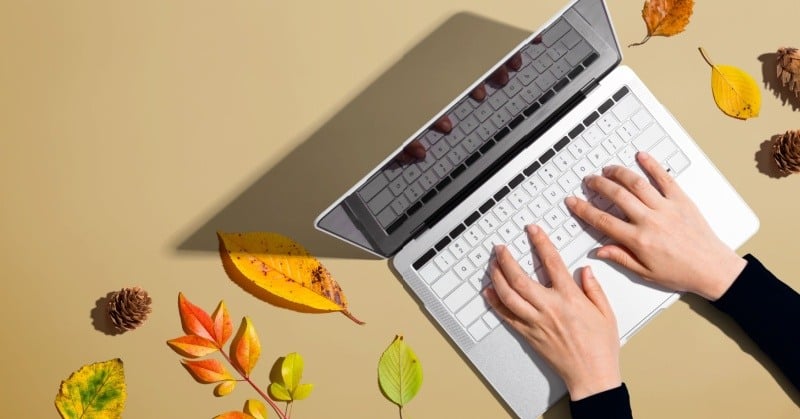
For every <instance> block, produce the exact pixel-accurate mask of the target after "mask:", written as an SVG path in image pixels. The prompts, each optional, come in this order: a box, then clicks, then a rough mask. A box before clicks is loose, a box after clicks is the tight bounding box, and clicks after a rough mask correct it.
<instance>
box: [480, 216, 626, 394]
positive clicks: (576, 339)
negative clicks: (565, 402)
mask: <svg viewBox="0 0 800 419" xmlns="http://www.w3.org/2000/svg"><path fill="white" fill-rule="evenodd" d="M527 231H528V238H529V240H530V242H531V244H532V245H533V248H534V249H535V251H536V253H537V254H538V256H539V259H540V260H541V261H542V265H543V267H544V272H545V274H546V275H547V276H548V278H549V279H550V281H551V284H552V286H551V287H545V286H543V285H541V284H540V283H538V282H536V281H534V280H532V279H531V278H530V277H529V276H528V274H527V273H525V271H524V270H522V268H521V267H520V266H519V264H518V263H517V261H516V260H515V259H514V257H513V256H512V255H511V253H510V252H509V251H508V249H506V248H505V246H502V245H499V246H497V247H496V248H495V259H494V260H492V262H491V265H490V267H489V272H490V275H491V278H492V283H493V285H494V289H492V288H488V289H487V290H486V292H485V294H484V295H485V296H486V298H487V300H488V301H489V304H491V305H492V307H494V309H495V311H496V312H497V313H498V314H499V315H500V317H501V318H502V319H503V320H505V321H506V322H507V323H508V324H509V325H510V326H511V327H513V328H514V329H515V330H516V331H517V332H519V334H520V335H522V337H523V338H525V340H526V341H527V342H528V343H529V344H530V345H531V347H533V349H534V350H536V352H538V353H539V355H541V356H542V358H544V359H545V360H546V361H547V362H548V363H549V364H550V365H551V366H552V367H553V369H555V371H556V372H557V373H558V374H559V375H560V376H561V378H562V379H563V380H564V383H565V384H566V385H567V389H568V390H569V394H570V398H571V399H572V400H579V399H582V398H585V397H588V396H591V395H593V394H597V393H600V392H602V391H605V390H610V389H612V388H615V387H618V386H620V385H621V384H622V378H621V375H620V369H619V332H618V331H617V321H616V319H615V318H614V313H613V311H612V310H611V305H610V304H609V303H608V299H607V298H606V295H605V293H603V290H602V288H600V284H599V283H598V282H597V279H595V277H594V275H593V274H592V271H591V270H590V269H589V267H588V266H587V267H584V268H583V269H582V270H581V284H582V287H579V286H578V284H576V283H575V281H574V280H573V278H572V275H570V273H569V271H567V267H566V266H565V265H564V261H563V260H562V259H561V256H560V255H559V254H558V250H556V248H555V246H553V243H552V242H551V241H550V239H549V238H548V237H547V234H545V233H544V232H543V231H542V230H541V229H540V228H538V227H536V226H528V229H527Z"/></svg>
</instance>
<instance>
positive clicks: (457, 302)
mask: <svg viewBox="0 0 800 419" xmlns="http://www.w3.org/2000/svg"><path fill="white" fill-rule="evenodd" d="M476 294H477V291H475V288H472V285H470V284H469V282H464V283H463V284H461V285H459V287H458V288H456V290H455V291H453V292H452V293H450V295H448V296H447V298H445V299H444V305H446V306H447V308H448V309H450V311H451V312H453V313H455V312H456V311H457V310H458V309H459V308H461V307H463V306H464V304H466V303H467V302H468V301H469V300H470V299H471V298H472V297H474V296H475V295H476Z"/></svg>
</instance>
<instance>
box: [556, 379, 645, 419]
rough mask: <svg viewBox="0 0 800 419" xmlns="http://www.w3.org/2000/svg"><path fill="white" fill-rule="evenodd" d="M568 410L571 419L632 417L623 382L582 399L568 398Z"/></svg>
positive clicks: (623, 418) (629, 418)
mask: <svg viewBox="0 0 800 419" xmlns="http://www.w3.org/2000/svg"><path fill="white" fill-rule="evenodd" d="M569 410H570V412H571V413H572V419H584V418H593V419H596V418H614V419H633V413H631V400H630V397H629V396H628V388H627V387H625V383H622V385H620V386H619V387H617V388H612V389H611V390H606V391H604V392H602V393H597V394H594V395H591V396H589V397H586V398H584V399H580V400H577V401H572V400H570V402H569Z"/></svg>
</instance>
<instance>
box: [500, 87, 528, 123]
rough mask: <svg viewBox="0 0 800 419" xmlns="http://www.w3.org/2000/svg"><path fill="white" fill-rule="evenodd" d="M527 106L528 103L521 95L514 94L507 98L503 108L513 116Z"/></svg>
mask: <svg viewBox="0 0 800 419" xmlns="http://www.w3.org/2000/svg"><path fill="white" fill-rule="evenodd" d="M509 84H510V83H509ZM521 88H522V87H520V89H521ZM527 107H528V105H527V104H526V103H525V101H524V100H522V98H521V97H519V96H514V97H512V98H511V99H509V100H508V103H506V107H505V110H506V111H508V113H510V114H511V115H512V116H513V115H517V114H519V113H520V112H522V111H523V110H524V109H525V108H527Z"/></svg>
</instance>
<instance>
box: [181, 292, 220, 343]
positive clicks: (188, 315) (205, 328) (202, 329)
mask: <svg viewBox="0 0 800 419" xmlns="http://www.w3.org/2000/svg"><path fill="white" fill-rule="evenodd" d="M178 312H179V313H180V315H181V325H183V331H184V332H186V333H188V334H190V335H196V336H200V337H201V338H206V339H208V340H210V341H212V342H216V339H215V338H214V323H213V322H212V321H211V316H209V315H208V313H206V312H205V311H204V310H203V309H202V308H200V307H198V306H196V305H194V304H192V303H191V302H190V301H189V300H188V299H186V297H184V296H183V293H182V292H181V293H178Z"/></svg>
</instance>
